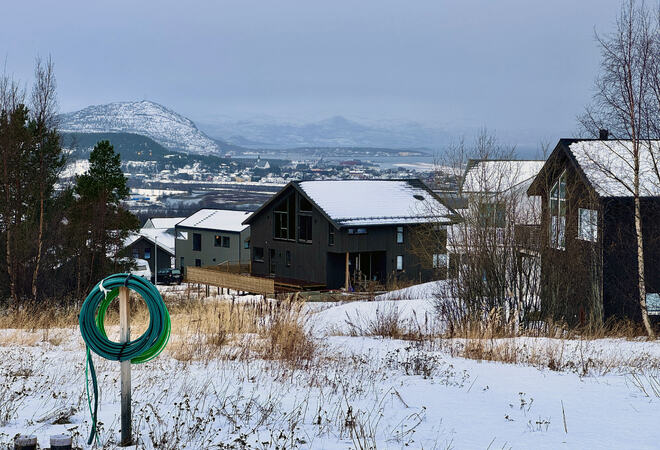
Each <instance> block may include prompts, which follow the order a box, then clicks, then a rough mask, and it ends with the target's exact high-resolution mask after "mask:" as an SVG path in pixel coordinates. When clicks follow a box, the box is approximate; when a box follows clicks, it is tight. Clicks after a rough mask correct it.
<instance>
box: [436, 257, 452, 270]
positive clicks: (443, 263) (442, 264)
mask: <svg viewBox="0 0 660 450" xmlns="http://www.w3.org/2000/svg"><path fill="white" fill-rule="evenodd" d="M448 266H449V258H448V257H447V254H446V253H436V254H434V255H433V268H434V269H446V268H447V267H448Z"/></svg>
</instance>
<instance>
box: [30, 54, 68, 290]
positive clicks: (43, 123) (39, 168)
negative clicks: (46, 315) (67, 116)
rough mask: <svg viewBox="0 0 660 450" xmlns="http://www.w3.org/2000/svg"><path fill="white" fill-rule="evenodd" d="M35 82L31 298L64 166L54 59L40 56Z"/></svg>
mask: <svg viewBox="0 0 660 450" xmlns="http://www.w3.org/2000/svg"><path fill="white" fill-rule="evenodd" d="M34 78H35V80H34V85H33V87H32V94H31V99H30V100H31V113H32V117H33V127H34V134H35V146H36V148H35V153H34V155H33V160H34V161H33V162H34V170H35V175H36V176H35V178H36V183H35V187H36V190H37V193H36V197H37V198H36V201H37V202H38V204H39V211H38V225H37V243H36V247H37V249H36V257H35V263H34V270H33V272H32V286H31V292H32V298H33V299H34V300H36V299H37V281H38V278H39V270H40V268H41V256H42V254H43V243H44V221H45V214H46V213H45V203H46V201H47V199H48V198H49V197H50V194H51V192H50V191H52V187H53V185H54V183H55V181H56V177H57V175H58V173H59V170H60V169H61V168H62V166H63V158H62V154H61V153H62V152H61V149H60V144H59V139H60V138H59V135H58V133H57V117H58V116H57V96H56V92H55V88H56V82H55V71H54V65H53V61H52V59H51V58H50V57H49V58H48V59H47V60H46V61H42V60H41V58H37V60H36V63H35V68H34Z"/></svg>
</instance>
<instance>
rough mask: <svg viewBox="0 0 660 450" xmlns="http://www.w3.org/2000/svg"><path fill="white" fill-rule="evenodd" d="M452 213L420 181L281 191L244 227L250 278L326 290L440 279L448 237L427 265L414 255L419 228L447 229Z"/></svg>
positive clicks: (304, 185) (315, 184) (338, 183)
mask: <svg viewBox="0 0 660 450" xmlns="http://www.w3.org/2000/svg"><path fill="white" fill-rule="evenodd" d="M452 214H453V212H452V210H450V209H449V208H447V207H446V206H445V205H444V204H443V203H442V202H441V201H440V200H439V199H438V197H437V196H436V195H435V194H434V193H433V192H432V191H431V190H430V189H428V188H427V187H426V185H424V184H423V183H422V182H421V181H419V180H325V181H299V182H298V181H296V182H291V183H289V184H287V185H286V186H285V187H284V188H283V189H282V190H281V191H280V192H278V193H277V194H275V195H274V196H273V197H271V198H270V199H269V200H268V201H267V202H266V203H265V204H264V205H262V206H261V207H260V208H259V209H258V210H257V211H255V212H254V213H253V214H252V215H251V216H250V217H249V218H248V219H247V220H246V221H245V222H244V223H245V224H247V225H250V228H251V234H252V237H251V240H252V254H251V257H252V267H251V273H252V275H256V276H271V277H275V278H276V281H277V279H280V280H292V283H291V284H297V285H304V283H294V282H293V281H295V280H299V281H304V282H306V283H307V284H308V285H314V286H316V287H321V286H322V287H326V288H328V289H336V288H341V287H344V288H351V287H353V286H355V285H356V284H358V283H363V282H376V283H381V284H384V283H386V282H387V281H388V280H392V279H394V280H404V279H405V280H409V281H415V282H420V281H429V280H431V279H434V278H437V277H438V270H437V269H438V268H444V269H445V270H444V273H443V274H442V276H444V275H445V274H446V259H447V258H446V232H444V241H443V242H440V243H436V244H437V247H438V248H437V249H435V250H434V251H433V252H432V255H431V256H432V257H431V256H429V257H428V260H426V258H423V257H421V256H419V254H417V253H416V252H415V251H414V248H413V247H414V245H413V233H414V231H415V229H416V228H419V227H422V226H433V227H443V228H444V227H446V225H447V224H449V223H451V222H452Z"/></svg>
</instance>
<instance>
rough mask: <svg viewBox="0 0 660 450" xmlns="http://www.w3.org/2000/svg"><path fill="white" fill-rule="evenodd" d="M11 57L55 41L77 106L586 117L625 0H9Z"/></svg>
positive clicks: (12, 61)
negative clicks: (601, 36) (605, 44)
mask: <svg viewBox="0 0 660 450" xmlns="http://www.w3.org/2000/svg"><path fill="white" fill-rule="evenodd" d="M3 3H4V4H3V6H2V13H1V16H2V18H1V19H0V55H1V56H2V58H3V59H6V61H7V62H6V64H7V71H8V72H9V73H11V74H13V75H14V76H15V77H17V78H20V79H23V80H27V79H29V77H30V76H31V71H32V66H33V61H34V57H35V56H36V55H37V54H41V55H48V54H50V55H52V57H53V59H54V61H55V65H56V75H57V78H58V84H59V86H58V87H59V92H58V93H59V98H60V105H61V110H62V111H63V112H66V111H72V110H76V109H79V108H82V107H84V106H87V105H90V104H100V103H106V102H111V101H123V100H139V99H145V98H146V99H148V100H153V101H157V102H159V103H162V104H164V105H166V106H168V107H170V108H172V109H174V110H176V111H177V112H180V113H182V114H184V115H187V116H189V117H191V118H192V119H195V120H203V121H209V120H211V119H213V118H217V117H224V118H227V117H229V118H245V117H250V116H255V115H267V116H274V117H277V118H283V119H287V120H299V121H311V120H317V119H323V118H326V117H329V116H332V115H344V116H346V117H349V118H354V119H362V120H369V121H378V120H383V119H396V120H412V121H418V122H421V123H424V124H427V125H431V126H434V125H437V126H449V127H473V126H487V127H488V128H490V129H494V130H502V131H503V132H504V133H505V134H507V135H509V134H513V135H515V134H516V133H518V132H520V133H530V132H531V133H535V134H538V135H539V138H547V139H554V138H556V137H559V136H560V135H567V134H570V133H571V131H573V130H574V129H575V117H576V115H577V114H579V113H580V112H581V111H582V109H583V107H584V105H585V104H586V102H588V100H589V99H590V96H591V93H592V85H593V79H594V77H595V75H596V71H597V68H598V60H599V55H598V49H597V46H596V44H595V41H594V28H596V29H597V30H599V31H608V30H610V29H611V28H612V24H613V21H614V18H615V16H616V14H617V13H618V10H619V6H620V1H619V0H579V1H578V0H552V1H540V0H539V1H536V0H534V1H532V0H460V1H459V0H453V1H448V0H407V1H390V0H360V1H357V0H350V1H345V0H332V1H330V0H326V1H310V0H299V1H297V0H296V1H294V0H277V1H270V0H262V1H254V0H236V1H204V2H201V1H199V2H196V1H182V0H178V1H166V0H157V1H156V0H151V1H146V0H140V1H130V2H129V1H123V0H114V1H112V2H110V1H103V2H101V1H90V0H84V1H83V0H77V1H60V2H54V1H52V0H40V1H35V0H31V1H6V2H3Z"/></svg>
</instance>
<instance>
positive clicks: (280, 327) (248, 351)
mask: <svg viewBox="0 0 660 450" xmlns="http://www.w3.org/2000/svg"><path fill="white" fill-rule="evenodd" d="M304 311H305V310H304V302H302V301H300V300H299V299H298V296H297V295H294V296H289V297H288V298H286V299H284V300H259V301H248V302H236V301H235V300H226V301H217V300H208V301H204V300H193V301H178V302H173V303H172V305H171V313H170V314H171V317H172V330H173V332H172V340H171V343H170V345H169V346H168V351H169V352H170V354H171V355H172V357H173V358H175V359H177V360H179V361H193V360H200V361H207V362H208V361H210V360H212V359H215V358H226V359H243V358H249V357H261V358H265V359H272V360H281V361H284V362H287V363H290V364H293V365H295V366H298V365H301V364H303V363H305V362H308V361H310V360H311V359H312V358H313V356H314V354H315V350H316V342H315V341H314V339H313V338H312V335H311V331H310V330H309V329H308V327H307V319H308V316H307V314H306V313H305V312H304ZM175 330H176V331H175Z"/></svg>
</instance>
